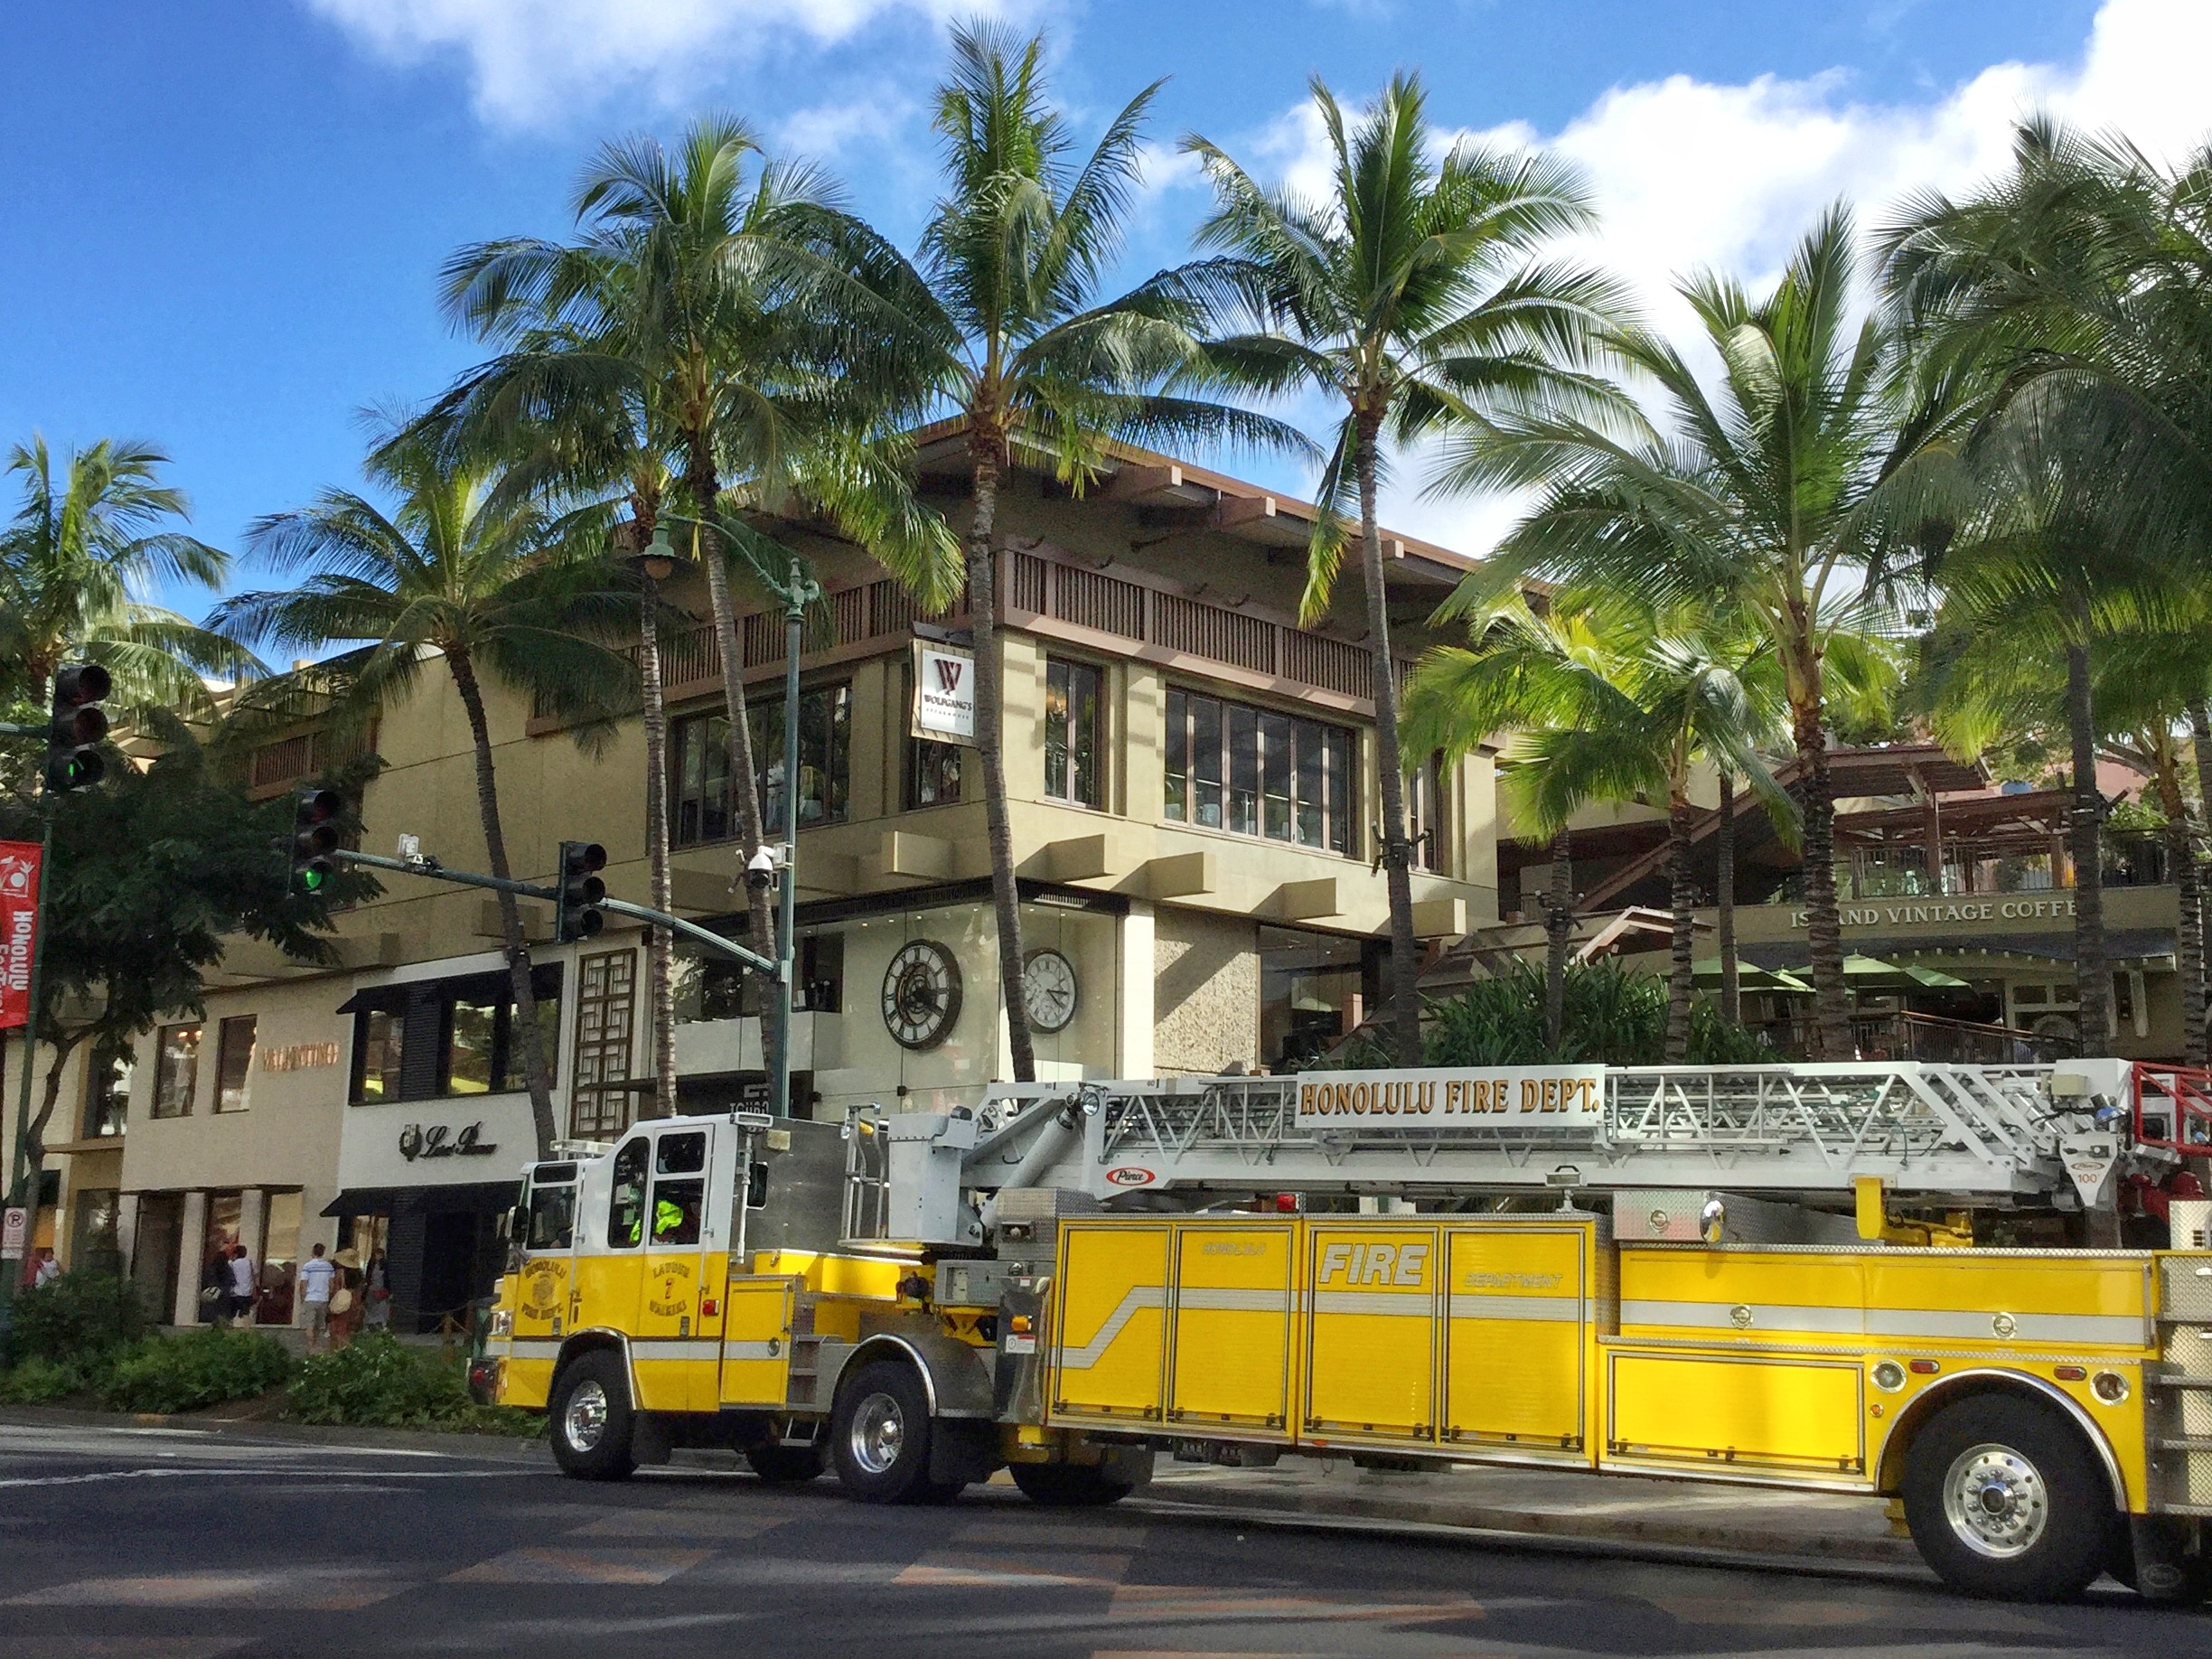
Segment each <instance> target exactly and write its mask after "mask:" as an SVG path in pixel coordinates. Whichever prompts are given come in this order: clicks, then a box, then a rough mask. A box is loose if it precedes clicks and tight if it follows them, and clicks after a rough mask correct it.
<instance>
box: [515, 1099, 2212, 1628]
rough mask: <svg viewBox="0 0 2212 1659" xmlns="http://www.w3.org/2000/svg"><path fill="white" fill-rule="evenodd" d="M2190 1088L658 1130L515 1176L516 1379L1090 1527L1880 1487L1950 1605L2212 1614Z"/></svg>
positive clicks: (640, 1434)
mask: <svg viewBox="0 0 2212 1659" xmlns="http://www.w3.org/2000/svg"><path fill="white" fill-rule="evenodd" d="M2204 1085H2205V1079H2204V1078H2203V1076H2202V1074H2198V1073H2182V1072H2179V1071H2175V1070H2170V1069H2167V1070H2154V1069H2151V1068H2145V1067H2130V1066H2128V1065H2126V1064H2123V1063H2121V1062H2116V1061H2076V1062H2069V1063H2065V1064H2058V1065H2055V1066H2041V1067H2038V1066H2012V1067H1983V1066H1965V1065H1934V1064H1835V1065H1799V1066H1773V1067H1748V1068H1738V1069H1729V1070H1707V1069H1702V1068H1685V1067H1667V1068H1639V1069H1626V1068H1606V1067H1598V1066H1588V1067H1583V1066H1566V1067H1560V1066H1550V1067H1532V1068H1530V1067H1523V1068H1494V1069H1491V1070H1488V1071H1477V1072H1457V1071H1455V1072H1438V1071H1429V1072H1399V1073H1380V1072H1370V1073H1306V1074H1304V1075H1301V1076H1297V1077H1287V1078H1250V1077H1221V1078H1184V1079H1162V1080H1150V1081H1143V1082H1137V1083H1083V1084H1081V1085H1059V1086H1045V1085H1034V1086H1026V1087H1013V1088H1006V1089H999V1090H994V1091H993V1092H991V1094H990V1095H989V1097H988V1098H987V1099H986V1100H985V1101H983V1102H982V1103H981V1104H980V1105H979V1106H978V1107H974V1108H956V1109H952V1110H949V1111H941V1112H912V1111H910V1112H904V1113H900V1114H897V1115H888V1116H886V1115H884V1114H880V1113H877V1112H876V1111H858V1112H855V1113H853V1114H851V1116H850V1117H848V1120H847V1121H846V1122H844V1123H842V1124H824V1123H812V1122H803V1121H789V1120H771V1119H769V1118H767V1117H766V1116H764V1115H761V1114H754V1113H744V1112H739V1113H735V1114H728V1115H723V1116H717V1117H689V1118H678V1119H669V1120H659V1121H652V1122H647V1123H641V1124H640V1125H638V1126H637V1128H636V1129H634V1130H633V1131H632V1132H631V1133H630V1134H629V1135H628V1136H627V1137H626V1138H625V1139H623V1141H622V1142H621V1143H620V1144H619V1145H616V1146H614V1147H612V1148H603V1149H591V1150H588V1151H584V1150H579V1155H578V1156H576V1157H574V1158H562V1159H559V1160H555V1161H548V1162H544V1163H539V1164H538V1165H536V1166H535V1167H533V1168H531V1169H530V1172H529V1173H528V1176H527V1177H526V1178H525V1181H524V1184H523V1187H522V1194H521V1201H520V1204H519V1205H518V1206H517V1209H516V1211H515V1212H514V1215H513V1217H512V1220H511V1248H510V1260H509V1271H508V1273H507V1275H506V1276H505V1278H504V1279H503V1280H502V1282H501V1295H500V1299H499V1302H498V1306H497V1308H496V1310H495V1312H494V1314H493V1317H492V1341H491V1344H490V1349H489V1363H490V1365H491V1368H492V1376H493V1381H494V1385H495V1388H496V1392H497V1397H498V1398H500V1399H501V1400H502V1401H505V1402H507V1403H509V1404H513V1405H522V1406H530V1407H542V1408H545V1409H547V1410H548V1412H549V1416H550V1433H551V1439H552V1445H553V1449H554V1452H555V1455H556V1457H558V1460H559V1462H560V1465H561V1467H563V1468H564V1469H565V1470H566V1471H567V1472H568V1473H569V1474H571V1475H573V1476H581V1477H585V1478H595V1479H609V1478H619V1477H622V1476H626V1475H628V1474H629V1473H630V1472H631V1471H632V1470H633V1468H635V1467H637V1466H638V1465H639V1464H640V1463H647V1462H654V1461H663V1460H665V1459H666V1458H667V1457H668V1456H669V1453H670V1449H671V1448H675V1447H678V1446H698V1445H716V1446H724V1447H734V1448H738V1449H741V1450H743V1451H744V1452H745V1455H746V1456H747V1457H748V1458H749V1459H750V1461H751V1463H752V1465H753V1467H754V1468H755V1470H756V1471H757V1472H758V1473H759V1474H760V1475H762V1476H764V1477H765V1478H768V1479H771V1480H778V1481H785V1480H808V1479H812V1478H814V1477H815V1476H818V1475H820V1474H821V1473H823V1472H824V1470H825V1468H827V1467H834V1469H835V1472H836V1474H837V1476H838V1478H839V1481H840V1482H841V1483H842V1484H843V1486H845V1488H846V1489H847V1491H848V1493H849V1494H851V1495H854V1496H856V1497H858V1498H861V1499H863V1500H867V1501H870V1502H876V1503H935V1502H942V1501H945V1500H947V1499H949V1498H951V1496H952V1495H955V1494H957V1493H958V1492H959V1491H960V1490H961V1487H962V1486H965V1485H967V1484H968V1483H970V1482H973V1481H977V1480H980V1479H983V1478H986V1477H987V1476H989V1475H990V1474H992V1473H993V1472H994V1471H995V1470H997V1469H998V1468H999V1467H1006V1468H1008V1470H1009V1471H1010V1474H1011V1476H1012V1478H1013V1480H1014V1482H1015V1484H1016V1485H1017V1486H1018V1487H1019V1488H1020V1489H1021V1491H1022V1492H1023V1493H1024V1494H1026V1495H1027V1496H1029V1497H1030V1498H1032V1499H1033V1500H1036V1501H1037V1502H1039V1503H1043V1504H1100V1503H1110V1502H1112V1501H1113V1500H1115V1499H1117V1498H1119V1497H1120V1496H1122V1495H1126V1494H1127V1493H1129V1491H1131V1490H1133V1489H1135V1488H1136V1487H1137V1486H1140V1485H1141V1484H1142V1483H1143V1482H1144V1481H1145V1480H1146V1479H1147V1478H1148V1476H1149V1472H1150V1469H1151V1467H1152V1461H1153V1458H1154V1456H1155V1454H1156V1452H1158V1451H1159V1450H1162V1449H1168V1450H1172V1451H1174V1452H1175V1454H1176V1456H1178V1457H1184V1458H1187V1459H1192V1460H1198V1461H1205V1460H1212V1461H1217V1462H1223V1463H1235V1464H1261V1463H1269V1462H1272V1461H1273V1460H1275V1459H1276V1458H1277V1457H1279V1456H1280V1455H1282V1454H1283V1453H1286V1452H1289V1453H1309V1454H1310V1453H1323V1454H1327V1455H1333V1456H1347V1455H1348V1456H1353V1457H1362V1458H1368V1459H1373V1460H1376V1461H1380V1462H1384V1463H1387V1464H1393V1465H1400V1466H1402V1465H1403V1464H1404V1462H1405V1461H1406V1460H1409V1459H1411V1460H1414V1461H1416V1462H1421V1461H1427V1462H1433V1463H1436V1464H1438V1465H1442V1464H1447V1463H1504V1464H1523V1465H1540V1466H1545V1467H1561V1468H1576V1469H1584V1470H1597V1471H1601V1472H1617V1473H1634V1474H1643V1475H1662V1476H1675V1477H1682V1478H1692V1479H1705V1480H1724V1481H1735V1482H1745V1483H1757V1484H1762V1485H1769V1486H1794V1487H1800V1488H1806V1489H1818V1490H1823V1491H1831V1492H1858V1493H1866V1494H1870V1495H1872V1494H1880V1495H1889V1496H1891V1497H1894V1498H1897V1499H1898V1500H1901V1506H1902V1512H1903V1514H1904V1517H1905V1518H1906V1520H1907V1523H1908V1525H1909V1527H1910V1530H1911V1532H1912V1536H1913V1538H1914V1540H1915V1541H1916V1542H1917V1545H1918V1547H1919V1549H1920V1551H1921V1553H1922V1554H1923V1556H1924V1557H1925V1558H1926V1561H1928V1563H1929V1565H1930V1566H1931V1567H1933V1568H1934V1569H1935V1570H1936V1571H1937V1572H1938V1573H1939V1574H1941V1575H1942V1576H1943V1578H1944V1579H1945V1580H1947V1581H1948V1582H1949V1583H1951V1584H1952V1585H1954V1586H1955V1587H1957V1588H1959V1589H1964V1590H1966V1591H1970V1592H1973V1593H1976V1594H1984V1595H2001V1596H2008V1597H2018V1598H2060V1597H2065V1596H2069V1595H2072V1594H2074V1593H2076V1592H2077V1591H2079V1590H2080V1589H2082V1588H2083V1587H2085V1585H2086V1584H2087V1583H2088V1582H2089V1581H2090V1580H2091V1579H2094V1578H2095V1577H2096V1575H2097V1574H2098V1573H2099V1572H2100V1571H2104V1570H2111V1571H2113V1572H2114V1574H2115V1575H2116V1576H2118V1577H2121V1578H2122V1579H2125V1580H2127V1581H2129V1582H2131V1583H2132V1584H2134V1585H2135V1586H2136V1587H2137V1588H2138V1589H2140V1590H2142V1592H2143V1593H2144V1594H2145V1595H2147V1596H2150V1597H2152V1598H2157V1599H2162V1600H2196V1599H2200V1598H2202V1597H2203V1596H2204V1595H2205V1594H2207V1591H2212V1541H2207V1538H2206V1536H2205V1535H2204V1532H2203V1519H2204V1518H2205V1517H2212V1249H2207V1244H2212V1240H2208V1239H2207V1228H2212V1204H2206V1203H2204V1202H2202V1201H2201V1191H2202V1189H2201V1187H2199V1186H2198V1185H2197V1183H2196V1181H2195V1179H2194V1178H2193V1177H2192V1176H2191V1175H2190V1174H2189V1169H2188V1165H2189V1160H2190V1159H2191V1158H2202V1157H2204V1156H2206V1155H2207V1154H2212V1105H2208V1104H2207V1096H2206V1094H2205V1093H2204ZM2131 1212H2132V1213H2133V1214H2132V1218H2131V1215H2130V1213H2131ZM2168 1228H2170V1232H2171V1242H2172V1243H2173V1244H2174V1245H2175V1246H2178V1248H2158V1249H2150V1248H2135V1249H2123V1248H2121V1247H2120V1245H2121V1242H2122V1238H2123V1233H2125V1232H2128V1231H2132V1232H2133V1233H2135V1234H2136V1235H2137V1240H2136V1242H2139V1243H2140V1242H2143V1241H2142V1236H2141V1235H2142V1233H2143V1232H2144V1231H2146V1230H2150V1231H2156V1232H2159V1233H2161V1234H2162V1233H2164V1232H2165V1231H2166V1230H2167V1229H2168Z"/></svg>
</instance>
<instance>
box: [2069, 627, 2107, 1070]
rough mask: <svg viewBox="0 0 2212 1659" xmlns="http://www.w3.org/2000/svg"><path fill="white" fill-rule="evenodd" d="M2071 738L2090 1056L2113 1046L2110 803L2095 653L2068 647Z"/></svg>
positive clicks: (2079, 937)
mask: <svg viewBox="0 0 2212 1659" xmlns="http://www.w3.org/2000/svg"><path fill="white" fill-rule="evenodd" d="M2067 737H2068V739H2069V740H2070V742H2071V744H2072V745H2073V766H2074V805H2073V808H2072V810H2071V811H2068V812H2067V850H2068V851H2069V852H2070V853H2071V854H2072V855H2073V858H2074V981H2075V986H2076V992H2077V994H2078V995H2079V997H2080V999H2081V1000H2080V1008H2081V1044H2082V1053H2083V1054H2104V1052H2105V1050H2107V1049H2108V1048H2110V1047H2111V1046H2112V977H2111V974H2110V973H2109V971H2108V970H2106V968H2105V966H2104V837H2103V831H2102V828H2101V826H2102V824H2103V822H2104V800H2103V798H2102V797H2101V796H2100V795H2098V793H2097V786H2096V713H2095V708H2094V707H2093V706H2092V704H2091V702H2090V694H2089V648H2088V646H2087V645H2085V644H2079V645H2068V646H2067Z"/></svg>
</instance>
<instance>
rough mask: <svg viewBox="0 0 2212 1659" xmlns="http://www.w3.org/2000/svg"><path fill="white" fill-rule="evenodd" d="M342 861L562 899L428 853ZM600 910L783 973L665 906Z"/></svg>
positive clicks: (554, 890) (605, 904) (340, 855)
mask: <svg viewBox="0 0 2212 1659" xmlns="http://www.w3.org/2000/svg"><path fill="white" fill-rule="evenodd" d="M330 856H331V857H332V858H334V859H336V860H337V861H338V862H339V863H341V864H358V865H361V866H364V867H367V868H369V869H372V870H393V871H396V872H398V874H399V875H402V876H422V877H424V878H425V879H426V880H429V881H450V882H453V883H455V885H456V886H464V887H489V888H490V889H491V890H492V892H494V893H511V894H513V895H515V896H516V897H518V898H534V899H546V900H548V901H550V902H552V903H554V904H558V903H559V902H560V889H559V888H558V887H548V886H544V885H543V884H541V883H539V882H534V881H509V880H506V879H504V878H503V877H501V876H479V875H478V874H477V873H476V872H475V871H473V870H449V869H447V868H446V867H445V866H444V865H442V864H440V863H439V862H438V861H437V860H436V858H429V857H427V856H425V857H421V858H382V857H380V856H379V855H378V854H376V853H364V852H349V851H347V850H346V849H345V848H339V849H338V850H337V851H335V852H333V853H332V854H331V855H330ZM598 908H599V909H601V910H611V911H613V912H614V914H616V915H618V916H633V917H635V918H636V919H637V920H638V921H640V922H651V923H655V924H656V925H658V926H661V927H665V928H670V929H672V930H673V931H675V932H676V933H681V934H682V935H683V936H684V937H685V938H687V939H691V940H696V941H697V942H698V943H700V944H703V945H706V946H708V947H709V948H710V949H713V950H717V951H721V952H723V954H725V955H726V956H734V957H736V959H737V960H738V961H741V962H743V963H744V964H745V966H746V967H748V968H750V969H752V970H754V971H755V972H756V973H764V974H768V975H771V976H773V977H778V978H780V977H782V975H783V968H782V966H781V965H780V964H778V963H777V962H775V961H772V960H771V959H770V958H768V957H765V956H763V955H761V954H760V953H759V952H757V951H748V950H747V949H745V946H743V945H741V944H739V943H737V942H736V941H735V940H731V939H725V938H723V937H722V935H721V934H719V933H716V932H714V931H713V930H712V929H710V928H704V927H701V926H700V925H699V924H698V923H696V922H687V921H685V920H684V919H683V918H682V917H681V916H671V915H670V914H668V913H667V912H666V911H664V910H650V909H648V908H646V906H644V905H642V904H628V903H626V902H624V901H623V900H622V899H617V898H610V899H601V900H600V901H599V904H598Z"/></svg>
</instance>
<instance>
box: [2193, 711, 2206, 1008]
mask: <svg viewBox="0 0 2212 1659" xmlns="http://www.w3.org/2000/svg"><path fill="white" fill-rule="evenodd" d="M2189 736H2190V748H2191V758H2192V759H2194V760H2195V761H2196V763H2197V806H2198V818H2197V822H2198V825H2200V826H2202V828H2203V829H2204V830H2205V832H2206V833H2207V834H2212V708H2207V705H2206V702H2205V699H2204V698H2201V697H2199V698H2191V699H2190V701H2189ZM2189 858H2190V860H2191V862H2192V863H2193V862H2195V860H2196V858H2197V844H2196V842H2195V840H2194V839H2192V840H2191V843H2190V847H2189ZM2197 892H2198V910H2199V911H2200V913H2201V916H2200V923H2199V925H2198V933H2197V960H2198V964H2199V969H2198V982H2199V983H2200V984H2201V983H2202V980H2203V977H2204V976H2203V966H2202V965H2203V964H2205V963H2207V962H2212V908H2207V907H2206V906H2205V904H2204V903H2203V895H2204V870H2203V867H2202V866H2198V872H2197Z"/></svg>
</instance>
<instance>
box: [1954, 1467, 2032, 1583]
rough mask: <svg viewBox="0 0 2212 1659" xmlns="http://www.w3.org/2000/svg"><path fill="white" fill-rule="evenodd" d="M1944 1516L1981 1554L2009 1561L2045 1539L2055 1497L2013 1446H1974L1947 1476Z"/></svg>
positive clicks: (1967, 1544) (1955, 1532) (1968, 1546)
mask: <svg viewBox="0 0 2212 1659" xmlns="http://www.w3.org/2000/svg"><path fill="white" fill-rule="evenodd" d="M1944 1518H1945V1520H1946V1521H1948V1522H1949V1523H1951V1532H1952V1534H1953V1536H1954V1537H1955V1538H1957V1540H1958V1541H1959V1542H1961V1543H1963V1544H1964V1545H1965V1546H1966V1547H1967V1548H1968V1549H1970V1550H1972V1551H1974V1552H1975V1553H1976V1554H1977V1555H1986V1556H1989V1557H1991V1558H1992V1559H1993V1560H1997V1561H2006V1560H2010V1558H2012V1557H2014V1556H2019V1555H2024V1554H2026V1553H2027V1552H2028V1551H2029V1550H2031V1549H2033V1548H2034V1547H2035V1544H2036V1541H2037V1540H2038V1539H2039V1538H2041V1537H2042V1536H2043V1528H2044V1526H2045V1525H2046V1524H2047V1523H2048V1522H2049V1520H2050V1493H2049V1490H2048V1487H2046V1486H2045V1485H2044V1483H2043V1475H2042V1471H2040V1470H2039V1469H2038V1468H2037V1467H2036V1466H2035V1465H2034V1464H2032V1463H2030V1462H2029V1461H2028V1459H2027V1458H2025V1457H2021V1456H2020V1453H2019V1452H2017V1451H2015V1450H2013V1449H2012V1448H2010V1446H1996V1445H1986V1446H1970V1447H1968V1448H1966V1449H1965V1450H1964V1451H1963V1452H1961V1453H1960V1454H1959V1455H1958V1456H1957V1457H1955V1458H1954V1459H1953V1460H1952V1463H1951V1470H1950V1473H1949V1474H1947V1475H1945V1476H1944Z"/></svg>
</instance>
